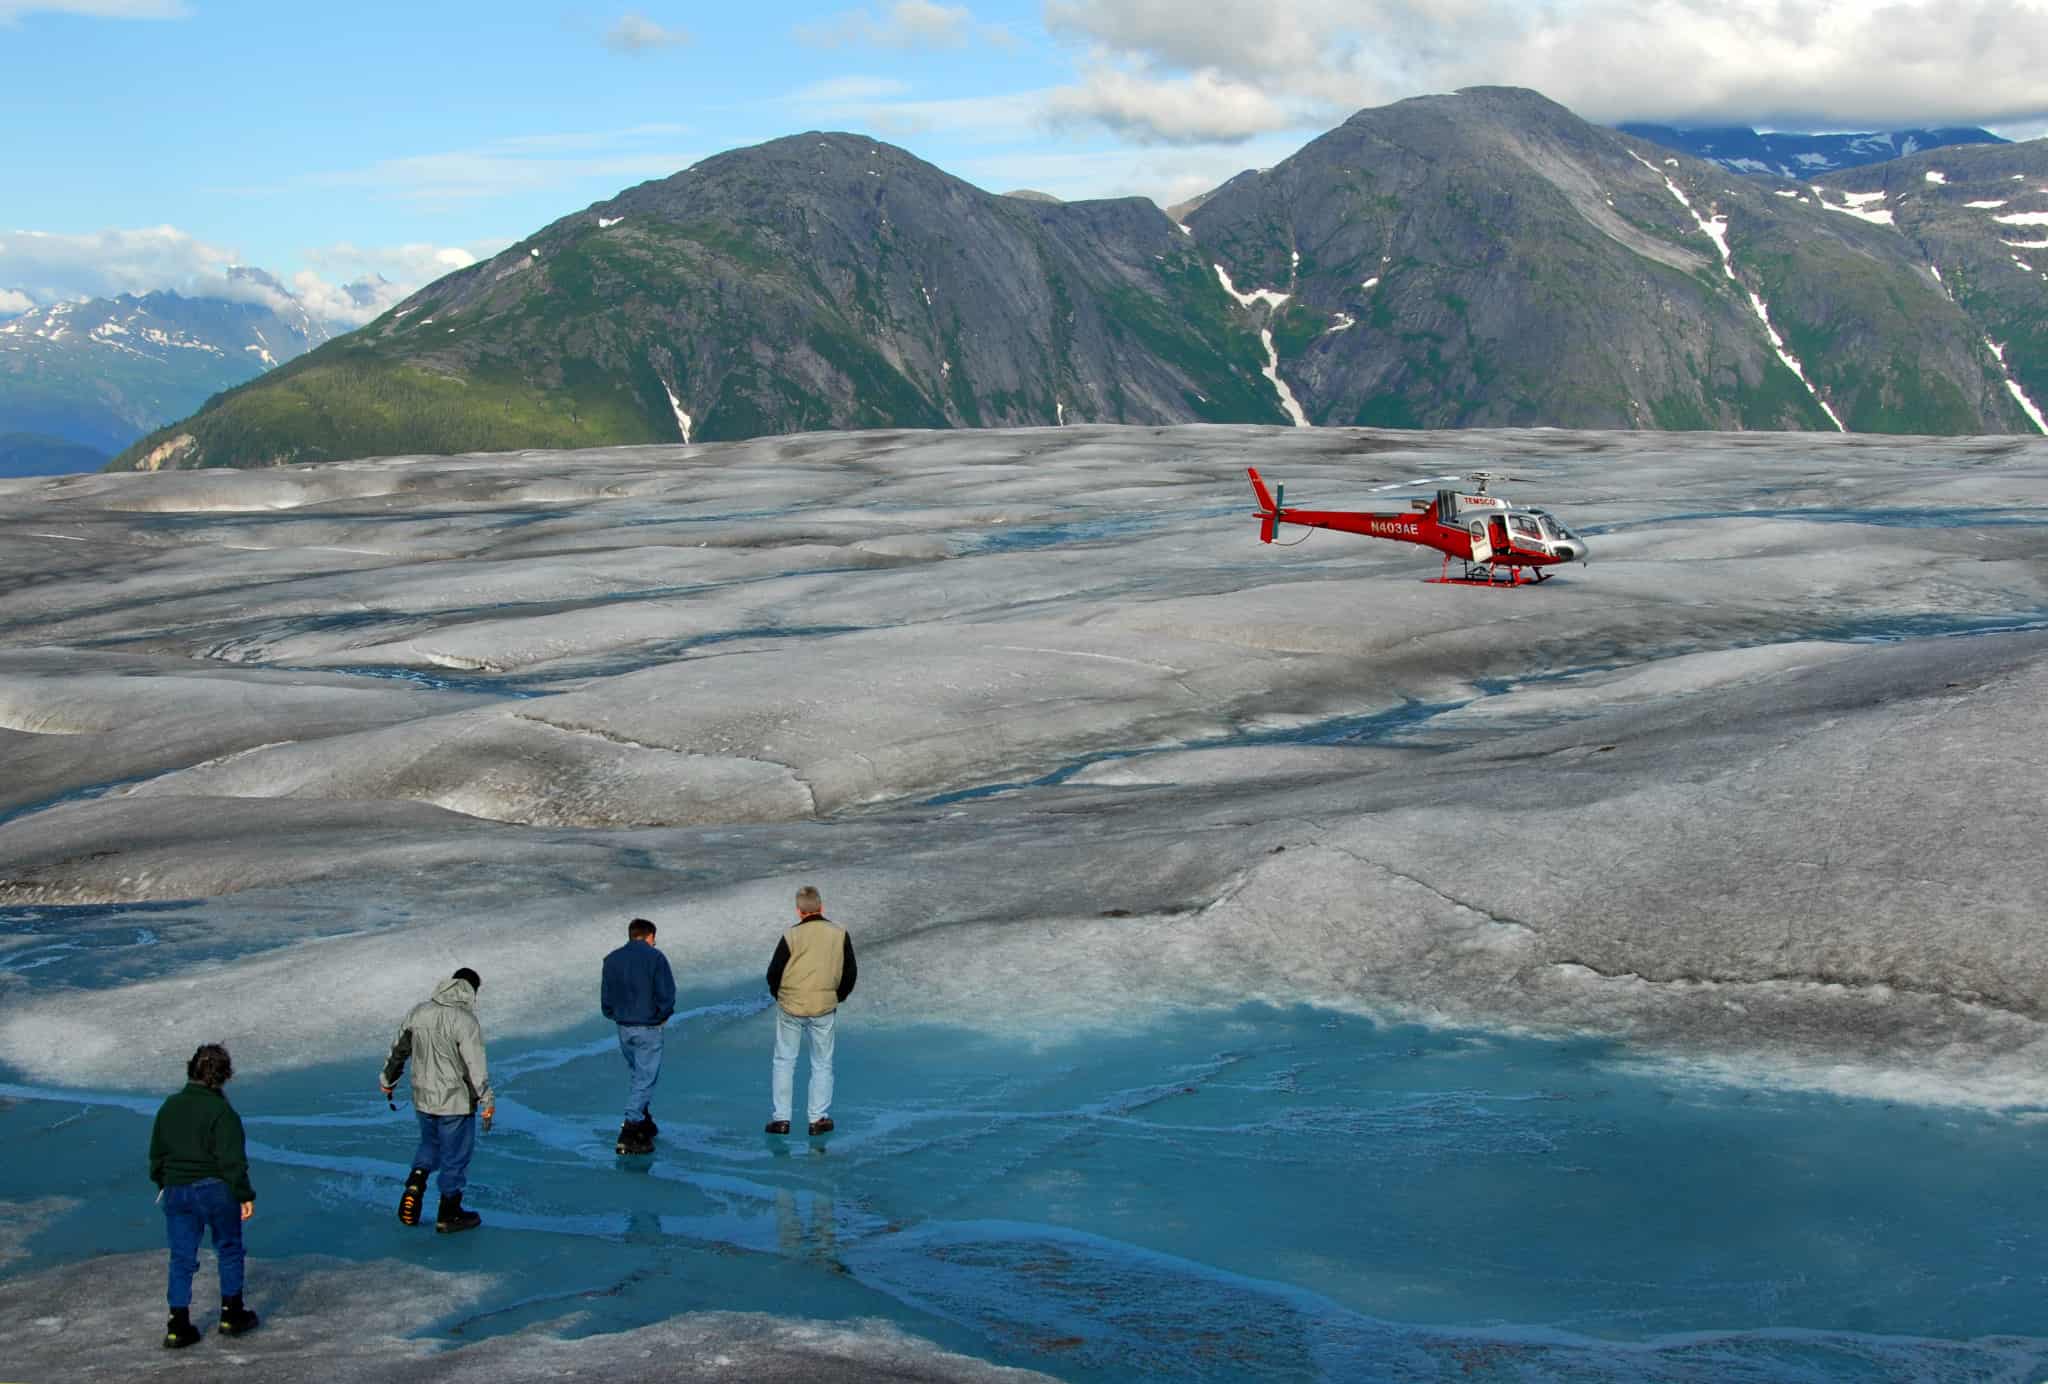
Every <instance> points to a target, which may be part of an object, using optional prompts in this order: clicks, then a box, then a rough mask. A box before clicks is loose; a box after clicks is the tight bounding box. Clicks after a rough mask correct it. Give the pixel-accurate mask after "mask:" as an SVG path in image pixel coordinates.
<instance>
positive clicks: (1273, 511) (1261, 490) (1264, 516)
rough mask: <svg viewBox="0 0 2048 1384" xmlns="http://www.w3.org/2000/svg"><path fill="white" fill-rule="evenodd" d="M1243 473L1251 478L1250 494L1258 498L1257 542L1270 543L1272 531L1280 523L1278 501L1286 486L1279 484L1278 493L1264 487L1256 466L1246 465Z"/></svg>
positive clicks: (1284, 492)
mask: <svg viewBox="0 0 2048 1384" xmlns="http://www.w3.org/2000/svg"><path fill="white" fill-rule="evenodd" d="M1244 470H1245V474H1246V475H1248V476H1250V477H1251V478H1252V494H1254V495H1256V496H1257V497H1258V500H1259V511H1258V512H1259V542H1261V543H1271V542H1272V541H1273V531H1274V530H1275V529H1276V528H1278V527H1279V524H1280V501H1281V500H1282V499H1284V498H1286V495H1287V487H1286V486H1284V485H1283V486H1281V487H1280V493H1279V495H1277V496H1276V495H1275V494H1274V493H1273V492H1272V491H1270V490H1268V489H1266V482H1265V481H1264V480H1262V479H1260V477H1259V471H1258V468H1257V467H1255V466H1247V467H1245V468H1244Z"/></svg>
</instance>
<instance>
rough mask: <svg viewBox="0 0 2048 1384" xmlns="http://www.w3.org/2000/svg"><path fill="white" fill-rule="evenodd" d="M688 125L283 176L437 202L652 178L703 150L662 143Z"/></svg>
mask: <svg viewBox="0 0 2048 1384" xmlns="http://www.w3.org/2000/svg"><path fill="white" fill-rule="evenodd" d="M687 129H688V127H687V126H682V125H670V124H660V125H634V126H629V127H627V128H624V129H616V130H591V131H568V132H560V133H553V134H529V135H511V136H507V137H506V138H504V139H499V140H493V141H491V142H490V143H489V144H485V145H483V146H481V147H478V148H474V149H450V150H442V151H438V152H435V153H428V154H408V155H404V156H401V157H398V158H391V159H384V160H381V161H379V162H377V163H373V164H369V165H367V166H365V167H362V168H343V169H329V170H326V171H323V172H316V173H300V174H295V175H293V176H291V177H289V178H286V179H284V180H283V184H284V185H285V186H311V187H352V188H362V189H364V190H365V191H366V192H368V193H370V194H371V195H373V196H378V197H384V198H389V199H393V200H397V201H404V202H413V203H417V204H420V205H423V206H428V207H442V206H450V205H454V204H457V203H462V202H474V201H478V200H480V199H486V198H491V197H501V196H505V195H507V194H510V193H529V192H534V191H538V190H544V189H549V188H560V187H564V186H568V185H573V184H576V183H580V182H584V181H585V180H587V179H589V178H592V177H598V176H603V177H612V176H624V177H633V178H659V177H666V176H667V175H668V174H670V173H674V172H677V171H679V170H681V169H684V168H688V167H689V166H690V165H691V164H693V163H695V162H696V161H697V160H698V159H700V158H702V157H703V152H701V151H685V150H680V149H676V148H674V147H673V146H672V145H668V144H666V143H665V141H667V140H669V139H672V138H673V137H675V136H676V135H678V134H680V133H683V132H686V131H687ZM266 190H269V189H266Z"/></svg>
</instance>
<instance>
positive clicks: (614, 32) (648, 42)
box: [604, 13, 690, 54]
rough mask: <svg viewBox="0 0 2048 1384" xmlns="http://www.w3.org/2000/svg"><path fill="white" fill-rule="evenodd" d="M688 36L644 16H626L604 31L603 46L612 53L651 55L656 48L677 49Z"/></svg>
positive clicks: (688, 38)
mask: <svg viewBox="0 0 2048 1384" xmlns="http://www.w3.org/2000/svg"><path fill="white" fill-rule="evenodd" d="M689 41H690V36H689V34H687V33H686V32H684V31H683V30H681V29H670V28H667V27H665V26H663V25H660V24H657V23H655V22H654V21H653V20H651V19H649V18H648V17H647V16H646V15H644V14H637V13H635V14H626V15H622V16H620V18H619V21H618V22H617V23H616V24H614V25H612V27H611V28H609V29H607V30H605V34H604V46H605V47H607V48H609V49H611V50H612V51H613V52H614V53H628V54H632V53H651V52H653V51H654V50H656V49H657V48H677V47H680V46H681V45H683V44H685V43H688V42H689Z"/></svg>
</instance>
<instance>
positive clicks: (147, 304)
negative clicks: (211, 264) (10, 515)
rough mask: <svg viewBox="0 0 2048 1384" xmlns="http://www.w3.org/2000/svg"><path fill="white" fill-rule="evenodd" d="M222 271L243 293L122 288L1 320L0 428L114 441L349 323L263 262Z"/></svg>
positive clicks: (110, 446)
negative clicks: (313, 307)
mask: <svg viewBox="0 0 2048 1384" xmlns="http://www.w3.org/2000/svg"><path fill="white" fill-rule="evenodd" d="M229 283H230V285H231V286H232V287H233V289H234V290H246V297H242V296H237V297H235V298H225V297H187V296H183V295H180V294H177V293H172V292H157V293H147V294H142V295H139V296H138V295H134V294H122V295H121V296H119V297H117V298H94V299H90V300H88V301H85V302H65V303H57V304H55V305H53V306H50V307H47V308H38V309H35V310H33V311H31V312H28V313H25V314H23V315H22V316H19V317H15V318H12V319H10V320H8V321H6V322H0V432H16V431H19V432H29V433H39V434H44V435H47V436H52V437H58V438H62V439H64V440H66V441H69V442H73V443H77V444H79V445H81V446H86V447H93V448H97V449H99V450H100V451H102V452H106V453H113V452H117V451H119V450H120V449H121V448H123V447H125V446H127V445H128V444H129V443H131V442H133V441H134V440H135V439H136V438H138V437H140V436H142V435H143V434H144V433H146V432H148V431H149V430H150V429H152V428H156V427H160V426H162V425H163V424H164V423H166V422H170V421H173V420H175V419H178V418H182V417H184V416H185V415H187V414H189V413H191V412H192V411H193V410H195V409H197V408H198V407H199V406H200V405H201V404H203V403H205V402H206V400H207V399H209V398H211V397H212V396H213V395H215V394H218V393H219V392H220V391H221V390H224V389H229V388H232V387H233V386H235V385H238V384H241V383H243V382H244V381H246V380H249V379H252V378H254V377H256V376H257V375H260V374H262V373H263V372H264V371H266V370H268V369H270V368H272V367H273V366H276V365H280V364H282V363H283V362H285V361H288V360H291V359H292V358H293V357H295V356H297V355H299V354H301V353H302V352H304V351H306V350H308V349H310V348H311V347H314V346H317V345H319V344H320V343H321V342H323V341H327V340H329V339H331V338H333V337H335V336H338V335H340V334H341V333H343V332H345V331H347V330H348V325H347V324H345V323H339V322H333V321H328V320H324V319H321V318H316V317H314V316H313V315H312V314H310V313H308V312H307V311H306V309H305V308H304V307H303V306H302V305H300V304H299V303H298V302H297V301H296V300H295V299H294V298H293V297H292V296H291V295H290V293H289V292H287V291H286V290H285V288H284V286H283V285H282V284H280V283H278V281H277V280H276V279H274V278H272V277H271V276H270V275H268V274H266V273H264V272H263V271H262V270H260V269H251V268H246V267H237V268H235V269H231V270H230V271H229Z"/></svg>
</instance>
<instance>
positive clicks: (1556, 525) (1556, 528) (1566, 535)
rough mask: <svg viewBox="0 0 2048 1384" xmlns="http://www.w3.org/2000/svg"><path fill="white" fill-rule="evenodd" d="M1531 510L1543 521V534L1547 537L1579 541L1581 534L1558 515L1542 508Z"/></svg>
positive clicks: (1553, 539) (1571, 541)
mask: <svg viewBox="0 0 2048 1384" xmlns="http://www.w3.org/2000/svg"><path fill="white" fill-rule="evenodd" d="M1530 512H1531V513H1533V514H1534V515H1535V516H1536V517H1537V518H1539V519H1541V520H1542V521H1543V536H1544V537H1545V538H1548V539H1551V540H1552V541H1560V540H1561V541H1563V542H1566V543H1576V542H1577V541H1578V538H1579V536H1578V535H1577V534H1575V533H1573V532H1572V531H1571V530H1570V529H1568V528H1566V527H1565V526H1564V525H1563V524H1562V523H1560V522H1559V521H1558V518H1557V516H1556V515H1554V514H1551V513H1548V512H1547V511H1544V510H1540V509H1538V510H1532V511H1530Z"/></svg>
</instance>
